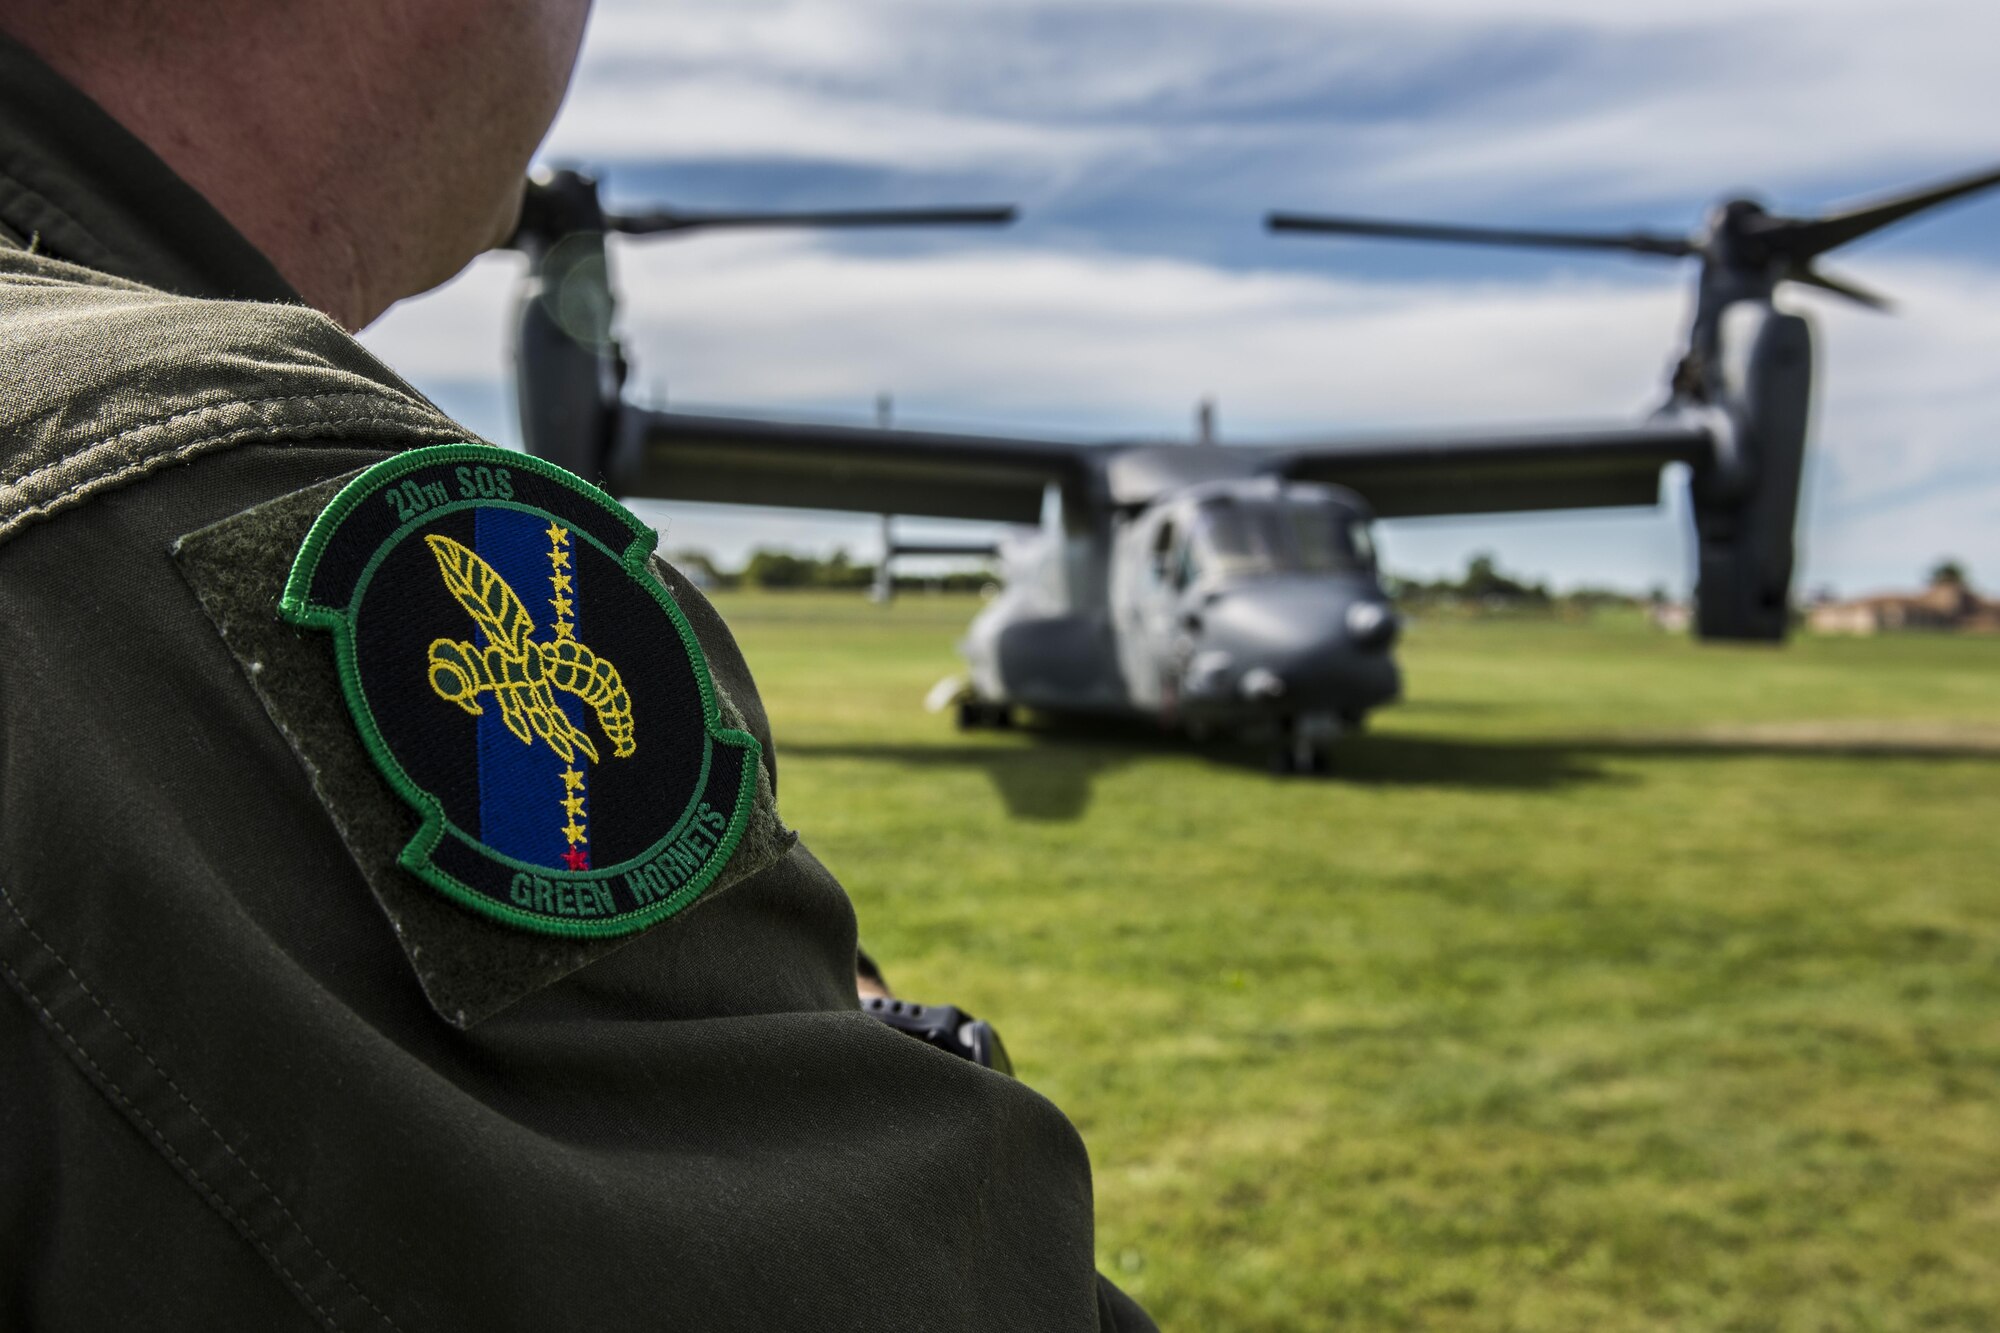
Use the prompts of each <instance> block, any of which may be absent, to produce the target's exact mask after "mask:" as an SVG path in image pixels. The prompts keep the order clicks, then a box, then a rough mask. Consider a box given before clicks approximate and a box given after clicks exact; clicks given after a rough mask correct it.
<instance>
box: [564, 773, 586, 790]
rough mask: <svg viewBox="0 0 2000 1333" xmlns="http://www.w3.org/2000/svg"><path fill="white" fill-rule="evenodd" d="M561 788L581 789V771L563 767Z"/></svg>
mask: <svg viewBox="0 0 2000 1333" xmlns="http://www.w3.org/2000/svg"><path fill="white" fill-rule="evenodd" d="M563 790H564V791H582V790H583V774H581V773H579V772H577V771H576V770H575V769H573V768H565V769H564V770H563Z"/></svg>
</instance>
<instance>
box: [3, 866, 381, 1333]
mask: <svg viewBox="0 0 2000 1333" xmlns="http://www.w3.org/2000/svg"><path fill="white" fill-rule="evenodd" d="M0 902H4V903H5V904H6V906H7V911H8V912H9V913H10V914H11V915H12V916H13V918H14V920H15V921H17V922H19V923H20V926H21V929H22V930H23V931H25V932H26V933H27V935H28V938H29V939H32V940H33V941H34V942H35V944H36V945H37V946H39V947H40V948H41V950H42V951H43V952H44V953H46V954H48V956H49V957H50V958H52V959H54V960H55V961H56V963H57V964H58V965H59V966H60V967H61V968H62V970H63V971H65V972H67V973H69V977H70V980H71V981H74V982H75V983H76V986H77V990H78V991H79V992H81V993H82V995H83V996H84V998H86V999H88V1000H89V1001H90V1002H91V1004H93V1005H95V1006H96V1008H97V1011H98V1012H99V1013H100V1014H102V1015H104V1017H105V1019H106V1020H107V1021H108V1022H109V1023H110V1024H111V1026H112V1027H114V1028H116V1029H117V1030H118V1035H119V1036H121V1037H123V1038H124V1039H125V1042H126V1044H127V1045H129V1046H130V1047H131V1048H132V1049H133V1050H134V1051H135V1052H137V1053H138V1055H139V1057H140V1058H141V1059H143V1060H144V1061H145V1062H146V1063H147V1064H148V1065H150V1066H151V1067H152V1070H153V1072H154V1073H156V1074H158V1075H159V1076H160V1078H161V1080H162V1081H164V1082H165V1083H166V1085H167V1087H168V1088H169V1089H170V1090H171V1091H172V1092H173V1094H174V1096H176V1097H178V1098H179V1099H180V1102H181V1105H182V1106H184V1107H186V1108H187V1111H188V1114H190V1115H192V1116H193V1117H194V1118H195V1121H196V1122H197V1123H198V1124H200V1125H201V1127H202V1128H203V1129H205V1130H207V1131H208V1133H209V1135H210V1137H212V1138H213V1139H214V1140H215V1141H216V1143H217V1144H218V1145H220V1147H221V1148H222V1150H223V1151H224V1152H225V1153H227V1154H229V1158H230V1160H231V1161H233V1162H235V1163H236V1164H237V1165H238V1166H240V1167H242V1168H243V1170H244V1172H245V1173H246V1174H248V1175H249V1177H250V1179H251V1180H252V1181H253V1182H255V1183H256V1185H257V1188H258V1189H260V1190H261V1191H263V1193H264V1197H265V1198H267V1199H269V1200H270V1201H271V1202H272V1203H273V1204H274V1205H276V1207H277V1209H278V1212H279V1214H280V1215H281V1216H283V1217H284V1219H285V1221H286V1223H287V1224H289V1225H290V1227H291V1228H292V1231H293V1232H294V1234H296V1235H297V1236H298V1238H299V1239H300V1240H302V1241H304V1242H305V1243H306V1247H307V1248H308V1249H310V1250H311V1251H312V1252H313V1254H314V1255H315V1256H316V1257H317V1258H318V1259H319V1261H320V1262H321V1263H322V1264H324V1265H325V1266H326V1271H327V1272H329V1273H331V1274H333V1276H335V1277H337V1278H339V1279H340V1281H341V1283H342V1284H343V1285H344V1286H346V1288H347V1289H348V1290H349V1291H351V1292H353V1293H354V1294H355V1295H356V1296H358V1297H360V1298H361V1300H362V1302H363V1303H364V1304H365V1305H367V1306H368V1308H369V1309H371V1310H373V1311H374V1312H375V1314H376V1316H377V1317H378V1318H379V1319H381V1320H382V1322H383V1323H384V1324H387V1325H388V1326H389V1327H390V1328H392V1329H398V1325H397V1323H396V1321H395V1320H393V1319H391V1318H390V1317H389V1316H388V1315H387V1314H386V1313H385V1312H384V1311H383V1310H382V1307H381V1306H379V1305H377V1304H376V1303H375V1301H374V1299H373V1298H372V1297H370V1296H369V1295H368V1293H366V1292H365V1291H363V1290H361V1288H360V1287H358V1286H356V1285H355V1284H354V1280H353V1279H352V1278H350V1277H348V1276H347V1274H345V1273H343V1272H342V1271H341V1270H340V1269H339V1268H338V1267H337V1266H336V1265H335V1264H334V1262H333V1261H332V1260H331V1259H329V1258H327V1256H326V1252H325V1251H324V1250H322V1249H320V1247H319V1245H318V1243H317V1242H315V1241H314V1240H313V1238H312V1237H311V1236H309V1235H307V1234H306V1230H305V1228H304V1227H302V1226H300V1225H299V1221H298V1219H297V1218H296V1217H294V1216H293V1215H292V1210H291V1209H289V1208H287V1207H286V1206H285V1201H284V1200H283V1199H281V1198H280V1197H278V1193H277V1191H275V1190H273V1189H272V1188H271V1187H270V1186H269V1185H268V1184H266V1183H265V1182H264V1178H263V1177H262V1176H260V1175H258V1174H257V1170H256V1168H255V1167H253V1166H251V1165H250V1164H249V1163H248V1162H246V1161H244V1160H243V1158H242V1156H241V1155H240V1154H239V1153H238V1152H237V1151H236V1149H235V1148H234V1147H233V1146H231V1144H230V1142H229V1140H228V1139H226V1138H224V1137H223V1136H222V1134H221V1132H220V1131H219V1130H217V1129H216V1128H215V1126H214V1125H212V1124H210V1123H209V1121H208V1117H206V1116H204V1115H203V1114H202V1113H201V1110H200V1108H199V1107H197V1106H196V1105H195V1104H194V1102H193V1101H192V1100H190V1099H189V1097H188V1095H187V1094H186V1093H185V1092H183V1091H181V1087H180V1085H179V1084H178V1083H176V1082H174V1079H173V1076H172V1075H171V1074H169V1073H167V1071H166V1070H165V1069H163V1068H161V1067H160V1063H159V1061H157V1060H155V1059H154V1058H153V1056H152V1053H151V1052H150V1051H148V1050H147V1049H146V1048H145V1047H143V1046H141V1045H140V1044H139V1041H138V1039H137V1038H136V1037H134V1036H133V1035H132V1033H131V1032H130V1031H129V1030H128V1029H127V1028H126V1026H125V1025H124V1024H123V1023H121V1022H119V1021H118V1016H117V1015H116V1014H114V1013H112V1012H111V1010H110V1009H109V1008H107V1007H106V1006H105V1003H104V1001H102V1000H100V999H98V997H97V994H96V992H94V991H92V990H91V989H90V987H89V986H88V985H87V984H85V982H84V980H83V978H82V977H80V976H78V975H77V973H76V969H75V968H73V967H71V966H70V964H69V960H68V959H66V958H64V957H63V956H62V955H61V954H60V953H58V952H56V950H55V947H54V946H53V945H51V944H50V943H49V942H48V941H47V940H46V939H44V938H42V936H41V935H40V933H38V932H37V931H36V930H35V928H34V927H33V926H31V925H29V924H28V919H27V918H26V917H25V916H22V915H21V909H20V908H19V907H18V906H16V905H15V903H14V899H13V895H11V894H9V893H8V892H7V890H6V889H5V888H0ZM0 971H4V972H5V973H6V974H7V979H8V980H9V981H10V982H12V983H13V985H14V986H15V987H16V988H17V989H18V990H20V992H21V994H22V995H23V997H24V998H26V999H27V1000H28V1002H29V1003H30V1004H32V1005H33V1006H34V1007H35V1008H36V1009H37V1010H38V1011H39V1012H40V1014H41V1016H42V1019H43V1020H44V1021H45V1022H46V1023H48V1025H49V1026H50V1027H51V1028H53V1029H54V1030H55V1031H56V1032H57V1033H58V1034H59V1035H60V1036H61V1037H62V1039H63V1041H64V1042H65V1043H66V1044H67V1045H68V1046H69V1048H70V1049H71V1051H73V1052H74V1053H75V1054H76V1055H77V1056H78V1058H80V1059H82V1060H83V1061H84V1062H85V1063H86V1064H88V1065H89V1066H90V1068H91V1070H92V1071H93V1072H95V1073H96V1074H97V1076H98V1077H99V1078H100V1079H102V1080H103V1082H104V1086H105V1087H107V1088H109V1089H110V1090H111V1092H112V1094H113V1095H114V1096H115V1097H116V1098H117V1100H118V1101H119V1102H120V1103H122V1104H123V1105H124V1107H125V1108H126V1109H127V1110H128V1111H130V1112H131V1113H132V1115H133V1116H134V1117H136V1118H137V1119H138V1121H139V1122H140V1123H141V1124H142V1125H144V1126H145V1128H146V1131H147V1135H148V1137H150V1138H151V1139H152V1140H153V1142H154V1143H155V1144H156V1145H158V1147H159V1148H160V1150H161V1151H162V1152H164V1153H165V1154H166V1155H167V1156H168V1157H170V1158H172V1159H173V1160H174V1162H175V1163H176V1164H177V1165H178V1166H179V1167H180V1168H181V1169H182V1170H183V1171H185V1172H186V1173H187V1175H188V1178H189V1179H190V1180H192V1181H193V1182H194V1184H195V1187H196V1189H197V1190H198V1191H199V1192H200V1193H201V1194H202V1195H203V1196H204V1197H205V1198H207V1200H208V1201H209V1203H210V1204H212V1205H213V1206H214V1207H215V1208H216V1209H217V1210H218V1211H220V1212H221V1213H222V1214H223V1215H224V1216H225V1217H227V1218H229V1220H230V1221H232V1222H234V1223H236V1224H237V1225H238V1226H239V1227H241V1228H242V1229H243V1230H245V1231H250V1232H251V1234H252V1236H253V1238H254V1240H255V1243H256V1245H257V1248H258V1249H260V1250H262V1251H263V1252H264V1256H265V1257H266V1258H267V1259H269V1260H270V1261H271V1263H272V1265H273V1266H275V1267H276V1268H277V1270H278V1272H279V1273H280V1274H281V1275H283V1277H284V1278H285V1280H286V1282H287V1283H288V1284H290V1285H291V1287H292V1289H293V1291H294V1292H295V1293H296V1294H297V1295H298V1296H300V1297H301V1298H302V1299H303V1300H305V1302H306V1303H307V1304H308V1305H310V1306H312V1308H313V1310H314V1311H315V1312H317V1313H318V1314H319V1316H320V1317H321V1318H322V1319H324V1320H325V1321H326V1323H327V1325H328V1326H329V1327H331V1328H334V1329H336V1330H337V1329H338V1328H339V1327H340V1325H339V1323H338V1322H337V1321H336V1320H335V1319H334V1317H333V1314H332V1312H330V1311H328V1310H327V1309H326V1308H325V1307H323V1306H321V1305H320V1304H319V1303H318V1302H317V1301H316V1300H314V1299H313V1297H312V1296H311V1294H310V1293H308V1292H307V1291H306V1289H305V1285H304V1283H302V1282H301V1281H300V1280H299V1279H298V1278H297V1277H296V1276H295V1275H294V1274H293V1273H292V1272H291V1270H290V1269H288V1268H286V1267H285V1265H284V1262H283V1261H282V1260H281V1259H279V1258H278V1255H277V1253H276V1251H274V1250H273V1249H272V1248H271V1246H270V1243H269V1242H268V1241H266V1240H265V1239H264V1238H263V1237H262V1236H258V1235H256V1233H255V1232H254V1230H253V1229H252V1228H251V1226H250V1223H249V1219H247V1218H245V1217H243V1215H242V1214H241V1213H239V1212H237V1211H236V1210H235V1209H234V1208H232V1207H231V1206H230V1205H229V1203H228V1202H227V1201H226V1200H225V1199H223V1197H222V1195H221V1193H220V1192H219V1191H217V1190H216V1189H215V1187H214V1186H212V1185H210V1184H209V1183H208V1182H207V1181H206V1180H204V1179H202V1177H201V1175H200V1174H199V1173H198V1172H196V1170H195V1169H194V1165H193V1163H191V1162H189V1161H188V1160H187V1159H186V1158H184V1157H182V1156H181V1155H180V1153H179V1152H178V1151H176V1150H175V1148H174V1146H173V1145H172V1144H171V1143H169V1142H168V1141H167V1137H166V1135H165V1134H164V1133H162V1132H161V1131H160V1129H159V1128H158V1126H156V1125H154V1123H153V1122H152V1121H151V1120H150V1119H149V1118H148V1117H147V1116H146V1113H145V1112H144V1111H141V1110H140V1109H139V1107H138V1105H137V1104H136V1103H135V1102H133V1100H132V1099H131V1098H130V1097H129V1096H127V1095H126V1093H125V1091H124V1090H123V1089H122V1088H120V1087H119V1086H118V1085H117V1084H116V1083H115V1082H113V1081H112V1079H111V1076H110V1074H108V1073H107V1072H106V1071H105V1070H104V1068H103V1066H101V1065H99V1064H98V1063H97V1061H96V1060H95V1059H93V1058H92V1057H91V1055H90V1052H88V1051H87V1050H85V1049H84V1047H83V1043H82V1042H80V1041H78V1040H77V1039H76V1037H75V1036H73V1035H72V1034H71V1033H70V1032H69V1030H68V1029H67V1028H65V1027H63V1025H62V1023H61V1022H60V1021H59V1020H58V1019H57V1018H56V1016H55V1015H54V1014H52V1013H50V1012H49V1009H48V1006H47V1005H45V1004H44V1003H43V1002H42V1000H41V998H40V997H39V996H37V995H36V994H35V993H34V992H33V991H32V990H30V989H29V987H28V983H27V981H26V979H25V978H23V977H22V976H21V975H20V973H18V972H16V971H15V970H14V969H13V968H12V967H10V966H8V964H7V963H6V962H5V961H3V960H0ZM398 1333H400V1329H398Z"/></svg>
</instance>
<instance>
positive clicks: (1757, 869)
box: [721, 595, 2000, 1331]
mask: <svg viewBox="0 0 2000 1333" xmlns="http://www.w3.org/2000/svg"><path fill="white" fill-rule="evenodd" d="M721 605H722V607H723V610H724V612H725V614H727V615H728V616H729V617H730V620H731V623H732V624H733V625H734V626H735V628H736V630H737V633H738V635H739V637H740V638H741V640H742V643H743V645H744V648H745V651H746V652H747V653H748V655H749V658H750V661H751V664H752V666H753V668H755V670H756V671H757V674H758V677H759V682H760V684H761V686H762V688H763V690H764V693H765V697H766V701H767V703H768V705H769V707H770V710H771V713H772V717H773V721H774V725H775V728H776V732H777V739H778V752H779V760H780V770H781V804H782V808H783V811H784V814H785V816H786V818H787V819H788V820H789V821H790V822H791V823H793V824H795V825H796V826H798V827H799V828H800V829H801V830H802V831H803V832H804V834H805V836H806V838H807V839H808V840H809V841H810V842H811V843H812V845H813V846H814V847H815V849H816V850H817V851H818V852H819V854H820V856H821V857H822V858H824V859H825V860H826V861H827V863H828V864H829V865H830V866H832V867H833V869H834V870H835V872H836V873H837V874H839V875H840V876H841V878H842V880H843V881H844V882H845V884H846V885H847V888H848V890H849V892H850V893H851V894H852V895H853V897H854V900H855V904H856V908H857V911H858V912H859V914H860V919H861V925H862V936H863V940H864V942H865V943H866V944H867V945H868V946H869V948H870V949H871V950H872V951H874V952H875V953H876V954H877V955H878V956H879V957H880V959H881V960H882V962H883V964H884V966H885V967H886V968H887V969H888V972H889V975H890V978H891V980H892V981H893V982H894V983H895V984H896V986H897V988H898V989H899V990H900V991H901V992H903V993H904V994H907V995H910V996H912V997H913V998H918V999H924V998H931V999H943V1000H949V1001H952V1002H955V1003H958V1004H960V1005H963V1006H965V1007H967V1008H969V1009H971V1010H973V1011H975V1012H977V1013H978V1014H980V1015H981V1016H983V1017H989V1018H991V1019H993V1020H995V1022H996V1023H997V1024H998V1025H999V1026H1000V1027H1001V1029H1002V1030H1003V1031H1004V1033H1005V1034H1006V1037H1007V1040H1008V1044H1009V1047H1010V1048H1011V1050H1012V1052H1013V1054H1014V1057H1015V1061H1016V1064H1017V1066H1018V1069H1019V1072H1020V1074H1021V1076H1022V1077H1023V1078H1024V1079H1025V1080H1026V1081H1028V1082H1029V1083H1031V1084H1032V1085H1034V1086H1035V1087H1036V1088H1038V1089H1040V1090H1041V1091H1043V1092H1045V1093H1046V1094H1048V1096H1050V1097H1051V1098H1053V1099H1054V1100H1055V1101H1056V1102H1057V1103H1058V1104H1059V1105H1060V1106H1062V1107H1063V1108H1064V1109H1065V1110H1066V1111H1067V1112H1068V1113H1069V1114H1070V1116H1071V1117H1072V1118H1073V1119H1074V1120H1075V1121H1076V1123H1077V1124H1078V1126H1079V1127H1080V1128H1081V1129H1082V1131H1083V1134H1084V1136H1085V1138H1086V1140H1087V1141H1088V1143H1089V1145H1090V1149H1091V1154H1092V1159H1093V1161H1094V1163H1095V1167H1096V1184H1097V1203H1098V1219H1099V1220H1098V1260H1099V1264H1100V1266H1101V1267H1102V1268H1103V1269H1104V1271H1105V1272H1107V1273H1109V1274H1110V1275H1112V1276H1113V1277H1114V1278H1115V1279H1116V1280H1118V1281H1119V1282H1120V1283H1121V1284H1122V1285H1123V1286H1125V1287H1126V1288H1127V1289H1128V1290H1130V1291H1132V1292H1133V1293H1134V1294H1136V1295H1137V1296H1139V1297H1140V1298H1141V1299H1142V1300H1143V1301H1144V1302H1145V1303H1146V1304H1147V1305H1148V1306H1149V1307H1150V1308H1151V1309H1152V1310H1153V1311H1154V1313H1155V1315H1156V1316H1157V1317H1158V1318H1159V1319H1160V1320H1161V1322H1162V1323H1163V1324H1164V1325H1166V1326H1168V1327H1170V1328H1179V1329H1317V1328H1325V1327H1331V1326H1333V1325H1335V1324H1336V1323H1345V1324H1350V1325H1352V1326H1356V1327H1369V1328H1390V1329H1394V1328H1426V1329H1518V1330H1531V1329H1592V1330H1615V1329H1783V1330H1802V1331H1803V1330H1822V1329H1857V1330H1859V1329H1905V1328H1908V1329H1917V1328H1923V1329H1946V1328H1949V1329H1988V1328H2000V885H1996V878H1995V873H1994V872H1995V868H1996V864H2000V641H1995V640H1977V639H1948V638H1934V637H1906V638H1885V639H1879V640H1837V641H1835V640H1812V639H1806V640H1802V641H1799V642H1797V643H1795V644H1794V645H1792V646H1791V647H1789V648H1786V649H1783V650H1769V649H1749V648H1725V647H1696V646H1693V645H1690V644H1689V643H1687V642H1685V641H1684V640H1681V639H1678V638H1669V637H1666V636H1661V635H1655V634H1652V633H1650V632H1648V631H1645V630H1643V629H1640V628H1638V627H1636V626H1634V625H1631V624H1621V623H1612V624H1607V625H1600V626H1596V627H1592V626H1572V625H1560V624H1522V623H1498V622H1492V623H1455V624H1435V625H1426V626H1420V627H1418V628H1417V629H1416V630H1415V631H1414V632H1413V633H1412V634H1411V635H1410V636H1409V638H1408V641H1407V643H1406V645H1405V646H1404V648H1403V650H1402V660H1403V663H1404V667H1405V671H1406V676H1407V694H1408V698H1409V702H1408V703H1406V704H1404V705H1402V706H1399V707H1397V708H1394V709H1390V710H1386V711H1385V712H1383V713H1382V714H1380V715H1378V718H1377V720H1376V723H1375V725H1374V727H1373V729H1372V730H1371V732H1370V733H1369V734H1368V735H1366V736H1363V737H1360V738H1357V739H1356V740H1354V741H1353V742H1352V743H1351V744H1350V745H1349V746H1348V747H1347V748H1346V750H1345V751H1344V752H1343V754H1342V756H1341V757H1340V759H1339V761H1338V765H1339V771H1338V772H1337V773H1336V774H1335V775H1334V776H1333V777H1332V778H1330V779H1327V780H1321V781H1309V780H1286V779H1279V778H1275V777H1272V776H1269V775H1267V774H1265V773H1264V772H1262V771H1260V770H1259V769H1258V768H1257V767H1256V766H1255V765H1254V764H1252V763H1249V762H1245V760H1244V757H1242V756H1236V755H1232V754H1229V753H1227V752H1222V753H1209V752H1203V751H1198V750H1194V749H1191V748H1188V747H1185V746H1179V745H1175V744H1169V743H1166V742H1163V741H1161V740H1159V739H1158V738H1156V737H1153V736H1150V735H1148V734H1147V733H1146V732H1145V731H1144V730H1142V729H1139V730H1130V731H1125V732H1117V731H1112V732H1103V731H1095V732H1091V733H1088V734H1085V735H1083V736H1080V737H1079V736H1075V735H1067V736H1066V735H1061V734H1051V735H1045V736H1033V735H1018V734H1014V735H1008V734H978V735H973V736H960V735H958V734H956V733H955V732H953V731H952V729H951V728H950V726H949V724H948V723H947V722H946V721H945V720H944V719H942V718H939V717H935V716H931V715H927V714H925V713H923V712H922V711H921V709H920V707H919V700H920V699H921V697H922V695H923V692H924V690H925V689H926V688H927V687H928V686H929V685H930V684H931V683H932V682H933V681H934V680H935V679H937V678H938V677H939V676H941V675H944V674H947V673H948V672H950V671H952V670H953V669H954V668H955V659H954V657H953V655H952V651H951V649H952V644H953V643H954V642H955V640H956V638H957V636H958V633H959V631H960V630H961V629H962V627H963V625H964V622H965V620H966V619H967V617H968V616H969V614H970V612H971V610H972V609H973V604H972V603H970V602H968V601H964V600H957V599H925V598H914V597H912V598H906V599H904V600H903V601H902V602H901V603H900V604H899V605H898V606H897V607H896V608H894V610H893V611H891V612H887V613H885V612H883V611H881V610H880V609H879V608H873V607H868V606H866V605H863V604H861V603H860V602H859V601H858V600H848V599H843V598H833V597H798V598H782V597H768V596H767V597H756V596H749V595H740V596H735V597H725V598H723V599H722V601H721Z"/></svg>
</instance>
